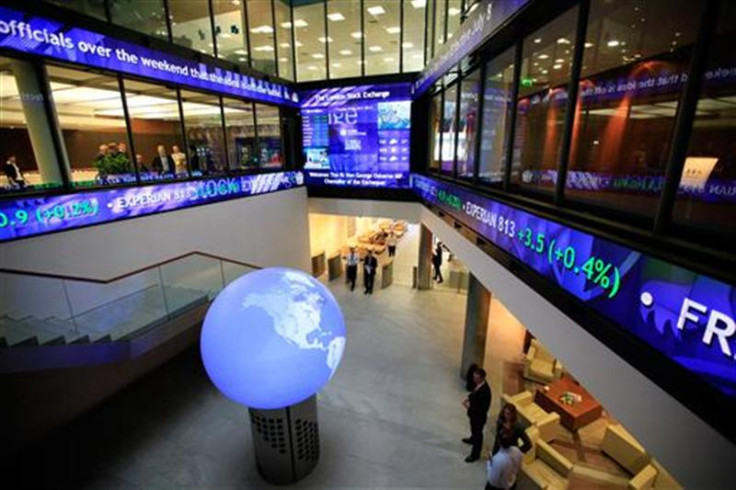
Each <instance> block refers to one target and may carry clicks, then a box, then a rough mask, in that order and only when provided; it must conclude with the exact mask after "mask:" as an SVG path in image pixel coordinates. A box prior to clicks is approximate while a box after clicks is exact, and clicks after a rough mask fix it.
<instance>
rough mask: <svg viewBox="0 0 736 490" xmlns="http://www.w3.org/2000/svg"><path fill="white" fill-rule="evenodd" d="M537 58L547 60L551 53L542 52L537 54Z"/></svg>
mask: <svg viewBox="0 0 736 490" xmlns="http://www.w3.org/2000/svg"><path fill="white" fill-rule="evenodd" d="M537 58H539V59H540V60H546V59H547V58H549V55H548V54H544V53H542V54H540V55H539V56H537Z"/></svg>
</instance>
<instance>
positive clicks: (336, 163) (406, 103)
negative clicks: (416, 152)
mask: <svg viewBox="0 0 736 490" xmlns="http://www.w3.org/2000/svg"><path fill="white" fill-rule="evenodd" d="M300 99H301V101H302V103H301V114H302V137H303V148H304V161H305V164H304V175H305V177H306V178H305V182H306V183H307V185H330V186H338V187H393V188H409V186H410V184H409V132H410V129H411V128H410V125H411V84H410V83H392V84H383V85H358V86H350V87H334V88H326V89H320V90H310V91H305V92H302V93H301V94H300Z"/></svg>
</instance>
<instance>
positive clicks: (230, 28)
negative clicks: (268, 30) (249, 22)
mask: <svg viewBox="0 0 736 490" xmlns="http://www.w3.org/2000/svg"><path fill="white" fill-rule="evenodd" d="M212 9H213V11H214V14H215V37H216V38H217V57H218V58H222V59H225V60H228V61H230V62H232V63H237V64H239V65H242V66H245V65H247V64H248V60H249V52H248V35H247V34H248V33H247V32H246V31H245V12H244V11H243V9H244V7H243V5H242V4H241V3H240V2H233V1H232V0H213V1H212Z"/></svg>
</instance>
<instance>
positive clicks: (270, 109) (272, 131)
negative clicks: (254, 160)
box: [255, 104, 284, 168]
mask: <svg viewBox="0 0 736 490" xmlns="http://www.w3.org/2000/svg"><path fill="white" fill-rule="evenodd" d="M255 106H256V124H257V128H258V152H259V155H258V163H259V166H260V167H261V168H281V167H283V166H284V148H283V143H282V141H281V118H280V117H279V108H278V107H274V106H270V105H265V104H255Z"/></svg>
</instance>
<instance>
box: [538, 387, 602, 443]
mask: <svg viewBox="0 0 736 490" xmlns="http://www.w3.org/2000/svg"><path fill="white" fill-rule="evenodd" d="M547 386H548V387H549V389H548V390H544V389H542V388H537V393H536V395H534V403H536V404H537V405H539V406H540V407H542V408H543V409H544V410H547V411H548V412H557V413H559V414H560V423H561V424H562V426H563V427H565V428H567V429H570V430H571V431H576V430H578V429H579V428H581V427H583V426H586V425H588V424H589V423H591V422H593V421H595V420H597V419H598V418H600V416H601V415H602V414H603V407H602V406H601V404H600V403H598V400H596V399H595V398H593V397H592V396H591V394H590V393H588V392H587V391H585V389H584V388H583V387H582V386H580V385H578V384H577V383H576V382H574V381H573V380H571V379H570V378H567V377H565V376H563V377H562V378H560V379H558V380H557V381H554V382H552V383H550V384H549V385H547ZM566 391H569V392H571V393H575V394H578V395H580V396H581V397H582V400H581V401H579V402H577V401H576V402H575V403H574V404H573V405H568V404H566V403H562V401H560V397H561V396H562V394H563V393H565V392H566Z"/></svg>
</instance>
